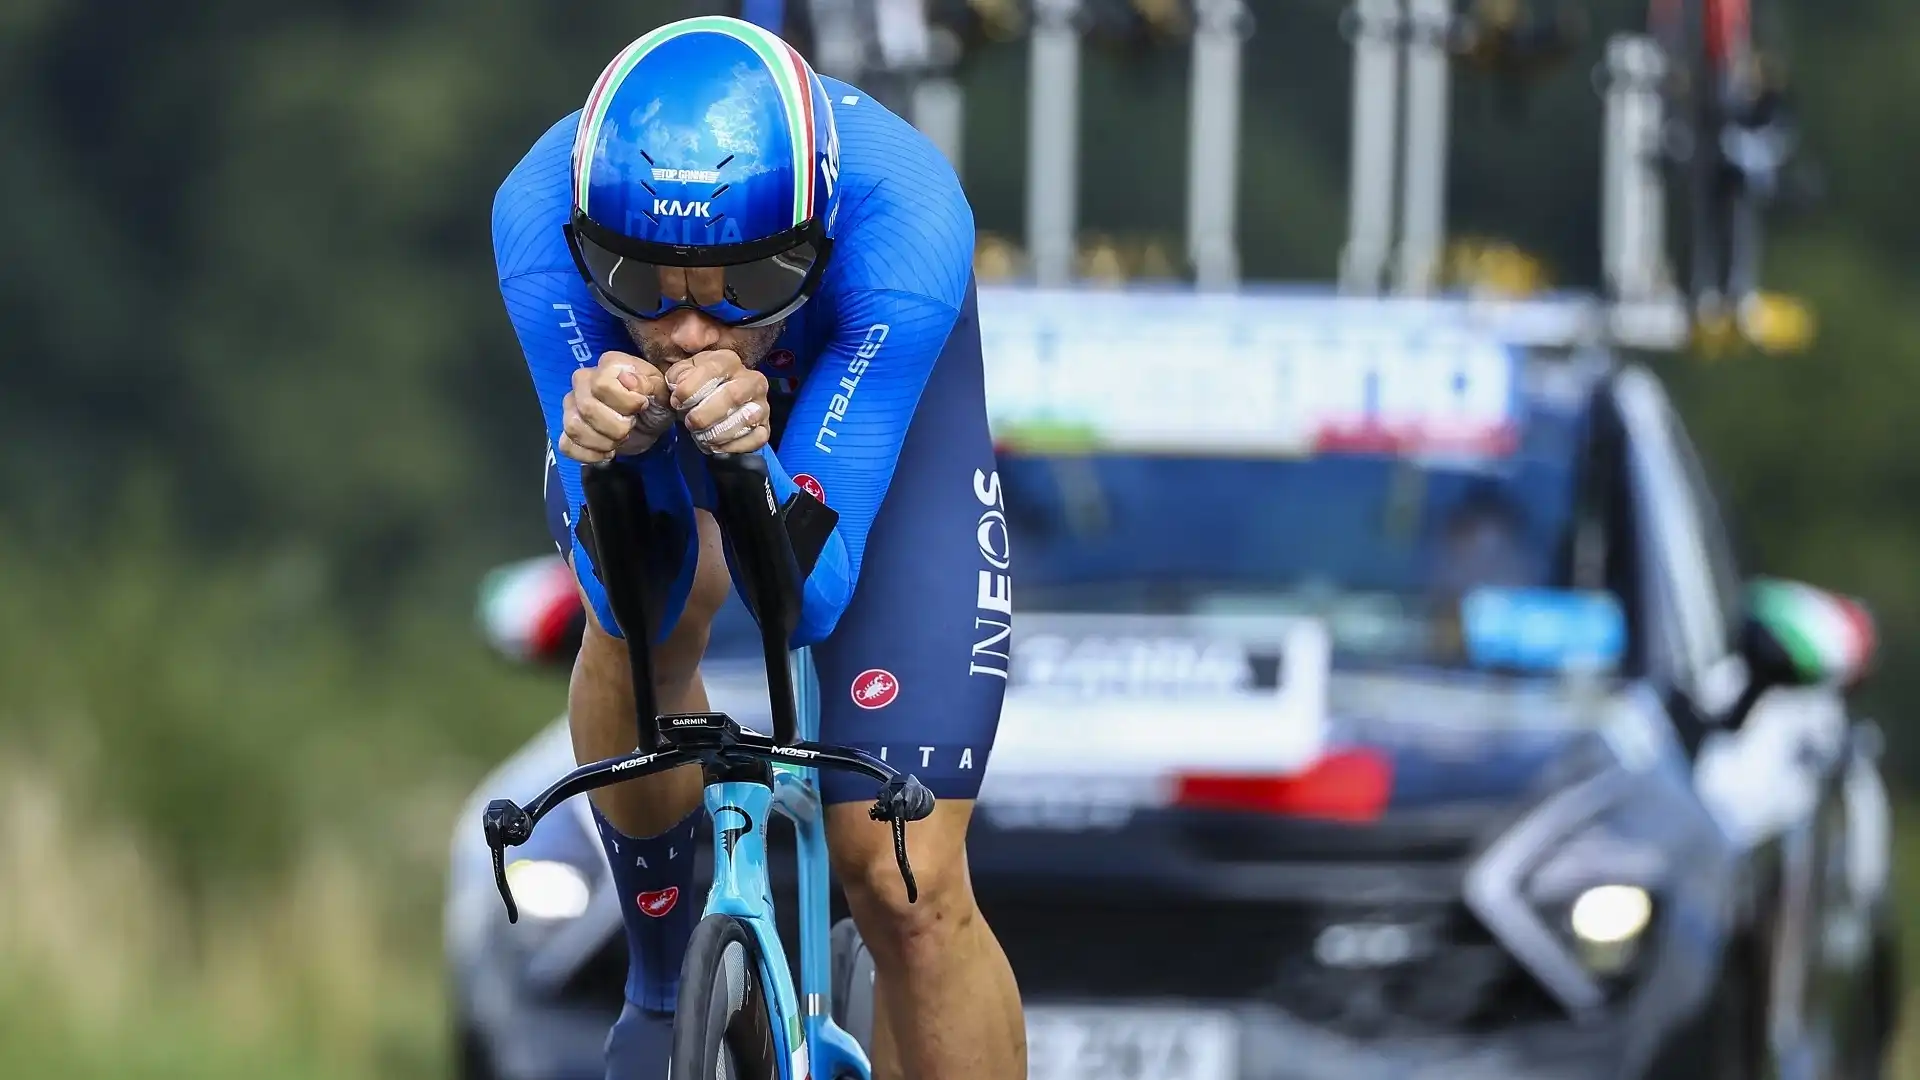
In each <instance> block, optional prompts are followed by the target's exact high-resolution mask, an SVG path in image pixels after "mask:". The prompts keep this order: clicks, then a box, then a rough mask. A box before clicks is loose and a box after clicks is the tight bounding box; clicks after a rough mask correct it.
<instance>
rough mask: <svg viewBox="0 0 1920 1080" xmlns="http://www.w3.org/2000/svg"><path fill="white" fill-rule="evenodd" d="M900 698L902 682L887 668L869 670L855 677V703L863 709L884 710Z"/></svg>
mask: <svg viewBox="0 0 1920 1080" xmlns="http://www.w3.org/2000/svg"><path fill="white" fill-rule="evenodd" d="M899 696H900V680H899V679H896V678H894V677H893V672H891V671H888V670H887V669H885V668H868V669H867V670H865V671H863V672H861V673H860V674H858V675H855V676H854V677H853V703H854V704H855V705H858V706H860V707H861V708H863V709H884V708H886V707H887V706H889V705H891V704H893V699H894V698H897V697H899Z"/></svg>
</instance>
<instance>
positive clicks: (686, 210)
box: [653, 199, 713, 218]
mask: <svg viewBox="0 0 1920 1080" xmlns="http://www.w3.org/2000/svg"><path fill="white" fill-rule="evenodd" d="M653 214H654V216H655V217H702V218H703V217H712V216H713V204H712V203H710V202H681V201H680V200H679V199H655V200H653Z"/></svg>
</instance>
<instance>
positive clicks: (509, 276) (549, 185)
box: [493, 117, 699, 637]
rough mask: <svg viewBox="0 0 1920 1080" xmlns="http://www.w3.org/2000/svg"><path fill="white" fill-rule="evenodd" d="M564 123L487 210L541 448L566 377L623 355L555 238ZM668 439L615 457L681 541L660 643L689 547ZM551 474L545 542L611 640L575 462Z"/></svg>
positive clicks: (687, 567) (678, 596)
mask: <svg viewBox="0 0 1920 1080" xmlns="http://www.w3.org/2000/svg"><path fill="white" fill-rule="evenodd" d="M572 120H573V118H572V117H569V118H568V119H567V120H564V121H562V122H561V123H560V124H557V125H555V127H554V128H553V130H551V131H549V132H548V133H547V135H546V136H545V137H543V138H542V139H541V140H540V142H539V143H537V144H535V146H534V148H533V150H532V151H530V152H529V153H528V155H527V156H526V158H525V159H523V160H522V161H521V162H520V164H519V165H518V166H517V167H516V168H515V169H514V171H513V173H512V174H511V175H509V176H508V177H507V180H506V182H505V183H503V184H502V185H501V187H500V190H499V192H498V193H497V194H496V196H495V198H494V205H493V246H494V263H495V269H496V271H497V272H498V276H499V284H500V298H501V300H502V301H503V302H504V303H505V305H506V309H507V317H508V319H509V320H511V322H512V323H513V330H514V334H515V335H516V336H517V337H518V338H519V341H520V349H521V352H522V353H523V354H524V355H525V357H526V362H527V370H528V373H529V374H530V375H531V376H532V378H533V389H534V393H535V394H536V395H537V396H538V398H539V400H540V411H541V414H542V416H543V418H544V419H545V422H546V433H547V445H548V447H549V448H550V449H557V448H558V446H559V445H560V435H561V416H562V411H561V409H562V403H563V402H564V401H565V399H566V396H567V392H568V391H569V390H570V389H572V386H573V373H574V371H576V370H577V369H579V368H582V367H591V366H593V365H595V364H597V363H599V360H600V354H601V353H603V352H605V351H607V350H609V349H620V350H623V351H628V352H631V351H633V344H632V342H631V341H629V340H628V338H627V334H626V330H625V328H624V327H622V326H621V325H620V323H619V322H618V321H617V320H615V319H614V318H613V316H611V315H609V314H608V313H607V312H606V311H605V310H604V309H603V308H601V307H600V305H599V304H597V303H595V302H594V300H593V297H592V296H591V295H590V294H589V293H588V292H587V288H586V285H585V284H584V283H583V282H582V281H581V280H580V277H579V274H578V273H577V272H576V271H575V270H574V268H573V262H572V256H571V255H569V254H568V253H567V250H566V242H565V240H564V239H563V238H562V236H561V233H560V223H561V222H562V221H563V220H565V213H566V205H567V203H568V202H569V201H570V200H571V195H570V194H569V193H568V188H567V184H568V180H569V164H568V160H569V159H568V157H567V154H568V152H569V150H568V147H569V145H570V140H571V133H572V130H573V128H572ZM672 441H673V440H672V439H671V438H665V439H662V440H660V442H659V443H657V444H655V446H654V448H653V449H651V450H649V451H648V452H647V453H645V454H641V455H638V456H637V457H635V458H631V459H625V461H626V464H627V466H628V467H630V468H635V469H638V470H639V471H640V472H641V474H642V477H643V480H644V482H645V484H646V489H647V497H648V500H649V502H650V504H651V505H652V508H653V509H654V510H656V511H662V510H664V511H667V512H668V513H670V514H672V515H673V516H674V518H675V519H676V520H678V521H680V522H681V523H682V529H681V532H683V533H684V536H685V540H686V549H685V550H684V551H683V552H681V558H680V565H679V567H678V568H677V572H676V574H675V580H674V582H673V585H672V586H671V587H670V588H669V590H668V596H667V604H666V610H665V611H663V612H662V618H661V627H660V636H661V637H664V636H665V635H666V633H667V632H668V631H669V630H671V629H672V627H673V625H674V623H675V622H677V621H678V619H679V617H680V612H681V611H682V610H684V608H685V605H686V598H687V594H688V592H689V591H691V588H692V584H693V573H692V567H693V566H694V565H695V563H696V562H697V559H698V551H699V537H698V533H697V530H695V528H694V527H693V503H692V497H691V494H690V492H689V491H688V489H687V484H686V480H685V478H684V476H683V475H682V474H681V472H680V469H679V467H678V465H677V464H676V462H675V459H674V457H673V453H672ZM557 472H558V473H559V477H560V482H561V486H562V487H563V488H564V490H565V493H566V509H565V511H564V512H563V515H562V521H561V522H560V524H561V526H562V527H563V528H564V530H565V538H564V540H563V539H562V537H561V536H559V535H556V537H555V542H556V543H559V544H561V545H562V547H561V554H563V555H566V556H567V557H568V561H569V562H571V563H572V565H573V569H574V575H575V577H577V578H578V579H579V580H580V584H581V587H582V588H583V590H584V591H585V592H586V594H587V598H588V600H589V602H590V603H591V604H592V605H593V608H594V614H595V616H596V618H597V619H598V621H599V623H600V625H601V626H602V627H603V628H605V629H606V630H607V632H608V633H611V634H615V635H618V634H619V632H620V631H619V629H618V627H617V626H616V624H615V622H614V619H613V612H612V610H611V608H610V607H609V606H608V604H607V600H606V593H605V590H604V589H603V588H602V587H601V585H600V582H599V580H598V577H597V575H596V574H595V573H594V571H593V565H592V561H591V559H590V558H589V556H588V555H587V552H586V549H585V548H584V547H583V546H582V545H581V544H580V541H579V539H578V529H577V527H576V526H577V524H578V522H579V516H580V512H581V507H582V506H583V505H584V503H585V497H584V493H583V491H582V490H581V486H580V467H579V463H577V462H574V461H571V460H569V459H565V458H561V459H560V460H559V462H558V468H557Z"/></svg>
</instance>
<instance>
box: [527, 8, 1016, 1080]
mask: <svg viewBox="0 0 1920 1080" xmlns="http://www.w3.org/2000/svg"><path fill="white" fill-rule="evenodd" d="M493 236H494V254H495V261H496V264H497V270H498V274H499V283H500V291H501V295H502V297H503V299H504V300H505V302H506V307H507V311H508V314H509V316H510V317H511V320H512V322H513V326H514V329H515V331H516V333H517V334H518V336H519V339H520V344H521V347H522V350H523V352H524V353H525V354H526V360H527V365H528V367H529V369H530V370H531V372H532V375H533V384H534V389H535V391H536V393H537V395H538V397H539V399H540V405H541V410H542V412H543V413H544V415H545V418H546V424H547V436H548V440H549V447H548V451H547V481H546V483H547V488H546V494H547V507H548V515H547V516H548V520H549V525H550V527H551V529H552V532H553V537H554V541H555V542H556V543H557V544H558V545H559V547H560V550H561V552H562V553H563V554H565V555H566V556H567V557H568V558H569V559H570V561H571V564H572V566H573V569H574V573H575V577H576V578H577V579H578V582H579V585H580V588H581V590H582V594H583V597H584V599H585V601H586V606H587V608H588V610H589V611H590V612H591V613H592V618H591V619H590V620H589V623H588V626H587V630H586V633H585V635H584V639H583V641H582V644H581V648H580V653H579V657H578V659H577V660H576V661H575V665H574V671H573V680H572V684H571V689H570V692H569V700H568V711H569V719H570V724H571V729H572V735H573V745H574V752H575V754H576V755H577V757H578V759H579V760H580V761H581V762H588V761H594V760H597V759H600V758H604V757H608V756H612V755H615V754H620V753H626V752H629V751H631V750H633V749H634V740H635V733H634V725H633V712H632V710H633V703H632V693H631V684H630V682H629V667H628V660H627V654H626V651H625V648H624V645H623V644H622V642H620V641H619V640H618V639H617V637H616V635H617V634H618V632H619V631H618V628H617V627H616V626H615V624H614V621H613V617H612V613H611V611H610V610H609V609H608V606H607V599H606V594H605V591H604V590H603V588H602V586H601V583H600V581H599V580H598V578H597V576H596V571H595V570H594V567H593V564H592V559H591V557H590V556H589V554H588V551H589V548H588V546H586V545H585V544H584V543H583V542H582V536H581V529H580V524H581V522H580V517H581V508H582V502H583V499H582V494H581V485H580V475H579V468H580V463H581V462H594V461H603V460H607V459H610V458H613V459H617V460H618V461H619V462H621V463H622V464H621V467H625V468H632V469H636V470H638V471H639V472H640V474H641V475H642V477H643V478H644V480H645V483H646V490H647V493H648V496H649V498H650V500H651V501H652V503H653V506H654V509H655V510H656V511H660V510H666V511H669V512H670V517H671V520H672V521H674V522H677V523H678V524H677V528H678V530H679V531H678V533H677V535H676V537H675V539H674V540H673V543H671V544H670V545H668V546H669V547H671V548H672V549H673V550H674V552H675V553H676V554H677V556H678V558H677V560H676V561H677V565H675V566H671V567H665V568H656V569H662V570H664V571H665V572H666V573H669V574H672V575H673V584H672V587H671V588H670V589H669V590H668V599H667V603H666V605H665V606H666V609H667V610H666V612H665V616H664V618H663V621H662V625H661V627H660V628H659V631H658V632H657V633H656V634H655V635H653V642H654V649H653V655H654V658H655V661H654V662H655V667H656V671H655V682H656V690H657V693H658V697H659V702H660V706H661V708H663V709H666V710H669V711H698V710H702V709H705V708H706V707H707V697H706V690H705V688H704V686H703V684H702V682H701V677H700V670H699V663H700V659H701V654H702V652H703V650H704V649H705V647H706V641H707V634H708V628H709V625H710V622H711V620H712V618H713V615H714V613H715V611H716V610H717V609H718V608H719V606H720V605H721V604H722V603H723V602H724V601H725V600H726V596H727V588H728V583H729V578H728V570H727V568H726V562H725V559H724V555H723V552H722V549H721V546H720V542H719V534H718V529H717V526H716V524H715V522H714V520H713V518H712V517H711V515H710V514H709V513H708V510H709V509H710V508H711V506H712V499H713V496H712V491H711V484H710V481H709V480H707V479H706V477H705V473H704V472H703V470H702V469H701V468H700V467H699V466H700V457H699V455H700V454H701V453H702V452H713V451H722V452H726V453H759V454H761V455H763V456H764V457H765V458H766V460H767V463H768V466H769V468H770V470H771V471H772V473H773V477H774V485H775V487H776V489H777V490H776V494H777V496H778V497H779V498H780V499H781V500H782V501H784V500H785V499H786V498H788V497H789V496H790V495H791V494H792V493H793V492H794V491H795V490H796V488H804V489H805V490H807V491H808V492H810V493H811V494H812V495H814V496H815V497H817V498H819V499H821V500H822V501H824V502H825V503H827V504H828V505H829V506H831V507H832V508H833V509H834V510H835V511H837V512H838V514H839V522H838V525H837V527H836V530H835V534H834V536H833V538H832V540H831V541H830V542H829V544H828V546H827V549H826V551H825V553H824V554H823V555H822V557H821V558H820V560H819V564H818V566H817V567H816V568H815V570H814V571H813V573H812V574H811V576H810V577H809V578H808V579H807V581H806V583H805V600H804V606H803V612H802V617H801V622H800V628H799V630H798V632H797V634H796V636H795V639H794V644H795V645H812V646H813V647H814V648H813V656H814V660H815V664H816V667H817V670H818V672H819V678H820V686H821V695H820V696H821V701H822V704H821V738H822V739H823V740H825V741H827V742H831V743H840V744H845V745H851V746H855V747H859V748H861V749H864V750H867V751H868V752H870V753H873V754H876V755H878V756H880V757H882V758H885V759H886V760H888V761H890V762H892V763H893V764H895V765H896V766H899V767H901V768H902V769H906V770H908V771H912V772H914V773H916V774H917V775H919V777H920V778H921V779H922V780H923V781H925V782H926V783H927V785H928V786H929V787H930V788H931V789H932V790H933V792H934V794H935V795H936V796H937V797H938V798H939V806H938V808H937V809H936V810H935V812H934V814H933V816H932V817H931V818H929V819H927V820H926V821H923V822H918V823H916V824H915V825H914V826H913V827H912V830H911V832H910V833H909V844H910V846H911V848H912V851H913V864H914V869H915V871H916V873H917V876H918V878H919V883H920V897H919V902H918V903H917V904H914V905H908V904H907V902H906V896H905V890H904V888H903V886H902V883H901V881H900V875H899V871H898V869H897V868H896V866H895V864H894V856H893V851H892V839H891V834H890V832H889V829H888V827H887V826H886V825H884V824H881V823H878V822H874V821H872V820H870V819H869V818H868V816H867V807H868V806H869V805H871V800H872V798H873V794H874V793H873V791H872V789H871V785H870V784H863V783H861V782H860V781H858V780H857V779H854V778H851V777H846V776H842V775H839V774H831V773H830V774H825V775H823V777H822V784H823V795H824V797H825V799H826V801H827V802H828V803H829V806H828V810H827V834H828V840H829V844H830V846H831V848H832V856H833V866H834V871H835V873H836V875H837V876H838V878H839V881H840V883H841V885H842V886H843V887H844V889H845V892H846V896H847V901H848V904H849V906H850V907H851V909H852V912H853V916H854V919H855V921H856V922H857V923H858V925H859V927H860V931H861V934H862V936H863V937H864V938H865V939H866V942H867V945H868V947H869V949H870V951H871V952H872V954H873V960H874V968H875V971H876V977H875V988H874V989H875V998H876V1004H875V1020H874V1044H875V1045H874V1047H873V1051H874V1067H875V1075H876V1076H877V1077H882V1078H887V1080H898V1078H900V1077H903V1076H912V1077H915V1078H916V1080H962V1078H964V1080H1014V1078H1015V1077H1024V1076H1025V1075H1026V1063H1025V1057H1026V1049H1025V1025H1024V1021H1023V1018H1022V1014H1021V1011H1020V1002H1019V993H1018V990H1017V988H1016V986H1015V983H1014V979H1013V973H1012V970H1011V969H1010V968H1009V966H1008V964H1007V960H1006V957H1005V955H1004V953H1003V952H1002V951H1001V949H1000V946H999V943H998V942H997V941H996V940H995V939H994V937H993V935H992V933H991V931H990V930H989V929H988V928H987V926H986V923H985V922H984V921H983V920H982V918H981V916H980V912H979V908H978V907H977V905H976V904H975V901H974V898H973V894H972V888H971V885H970V883H969V880H968V875H967V871H966V854H965V846H964V840H965V836H966V831H967V821H968V818H969V815H970V813H971V811H972V806H973V803H972V799H973V798H974V796H975V795H976V794H977V793H978V790H979V786H980V777H981V774H982V772H983V770H984V769H985V767H986V763H987V753H988V751H989V749H990V747H991V745H992V742H993V736H994V730H995V728H996V726H997V725H998V723H999V714H1000V704H1001V699H1002V697H1003V695H1004V693H1005V688H1006V674H1007V672H1006V646H1005V644H1004V639H1005V631H1006V628H1007V623H1008V621H1009V619H1010V612H1011V603H1012V601H1011V587H1010V585H1009V581H1010V579H1009V577H1008V567H1009V562H1010V559H1009V552H1008V549H1007V546H1006V532H1005V528H1004V521H1005V519H1004V516H1003V514H1002V506H1001V501H1000V488H999V476H998V474H997V472H996V471H995V469H994V462H993V452H992V445H991V442H990V440H989V437H988V433H987V420H986V405H985V393H984V388H983V375H982V371H981V359H980V335H979V327H978V324H977V321H976V316H975V307H974V285H973V280H972V255H973V217H972V211H971V209H970V207H969V206H968V204H967V200H966V197H965V195H964V194H963V193H962V191H961V189H960V185H959V182H958V180H957V178H956V177H955V176H954V173H953V171H952V169H951V168H950V167H949V166H948V164H947V163H946V161H945V160H944V159H943V158H942V157H941V156H940V154H939V152H938V151H937V150H936V149H935V148H934V147H933V146H932V144H930V143H929V142H928V141H927V140H926V139H924V138H923V137H922V136H921V135H920V134H919V133H918V132H916V131H915V130H914V129H913V128H912V127H910V126H909V125H908V124H906V123H905V122H904V121H902V120H900V119H899V118H898V117H896V116H894V115H893V114H892V113H890V112H888V111H887V110H886V109H884V108H882V107H881V106H880V104H879V103H878V102H875V101H874V100H873V99H871V98H869V97H867V96H866V95H865V94H864V93H862V92H861V91H860V90H859V89H857V88H855V87H853V86H850V85H847V84H845V83H841V82H838V81H836V80H833V79H826V78H822V77H820V76H818V75H816V74H814V72H813V71H812V69H811V68H810V67H809V66H808V64H807V62H806V61H805V60H804V59H803V58H802V57H801V56H800V55H799V54H798V53H797V52H796V51H794V50H793V49H792V48H791V47H789V46H788V45H787V44H786V43H785V42H784V41H782V40H781V39H780V38H779V37H777V36H775V35H774V34H772V33H769V32H767V31H765V30H762V29H760V28H759V27H756V26H754V25H752V24H750V23H746V22H741V21H738V20H734V19H728V18H720V17H701V18H694V19H688V20H683V21H680V22H675V23H672V24H669V25H666V26H663V27H660V28H659V29H657V30H654V31H653V32H651V33H649V34H646V35H645V36H643V37H641V38H639V39H638V40H636V41H634V42H633V43H632V44H631V45H629V46H628V47H627V48H626V49H625V50H624V51H622V52H621V53H620V54H619V55H618V56H617V57H615V58H614V60H613V62H612V63H610V64H608V65H607V67H606V69H605V71H604V72H602V74H601V76H600V78H599V80H598V81H597V82H596V83H595V84H594V86H593V89H592V92H591V93H590V94H589V95H588V97H587V103H586V106H585V108H584V109H582V110H580V111H579V112H576V113H574V114H572V115H569V116H567V117H566V118H564V119H562V120H561V121H560V122H559V123H557V124H555V125H554V126H553V127H552V128H551V129H549V130H548V131H547V132H546V134H545V135H543V136H542V137H541V138H540V139H539V141H538V142H536V143H535V144H534V146H533V149H532V150H531V151H529V152H528V153H527V155H526V156H525V157H524V158H523V159H522V160H521V161H520V162H519V164H518V165H517V166H516V167H515V168H514V169H513V171H512V173H511V174H510V175H509V176H508V177H507V179H506V181H505V183H504V184H503V185H502V186H501V188H500V190H499V193H498V195H497V196H496V198H495V202H494V211H493ZM589 530H590V525H589ZM700 788H701V777H700V776H699V775H698V772H697V770H694V769H691V768H689V769H681V770H675V771H674V772H671V773H667V774H662V775H658V776H653V777H647V778H645V779H642V780H637V781H632V782H629V783H625V784H620V785H616V786H614V787H610V788H606V789H603V790H602V791H599V792H596V793H594V795H593V800H594V804H593V809H594V814H595V817H596V818H597V820H598V823H599V828H600V833H601V838H602V840H603V842H604V844H605V847H606V850H607V855H608V858H609V861H610V862H611V864H612V867H613V874H614V880H615V882H616V883H617V885H618V887H619V889H620V893H621V896H622V900H623V904H622V911H623V913H624V915H625V919H626V928H627V941H628V946H629V953H630V960H631V965H630V973H629V977H628V981H627V1007H626V1008H625V1009H624V1010H623V1011H622V1014H621V1016H620V1018H619V1020H618V1021H617V1022H616V1023H615V1025H614V1028H613V1030H612V1032H611V1033H610V1034H609V1037H608V1042H607V1057H608V1074H609V1076H610V1077H615V1078H618V1080H627V1078H628V1077H648V1078H651V1077H654V1076H659V1075H662V1074H663V1073H664V1069H665V1062H666V1054H667V1035H668V1033H669V1032H670V1028H669V1025H668V1020H667V1016H668V1015H669V1014H670V1012H671V1010H672V1008H673V1004H674V997H675V993H676V990H677V986H676V984H677V982H678V978H679V968H680V963H681V958H682V956H683V953H684V950H685V943H686V939H687V936H688V935H689V934H690V933H691V930H692V926H693V923H694V921H695V920H696V919H697V918H698V916H699V912H700V903H699V900H698V898H697V897H695V896H693V895H691V891H692V890H691V885H692V880H691V879H692V857H691V849H692V846H693V842H692V838H693V836H694V830H695V828H696V827H697V825H698V822H697V821H696V820H695V815H696V813H697V812H698V809H699V805H700Z"/></svg>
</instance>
